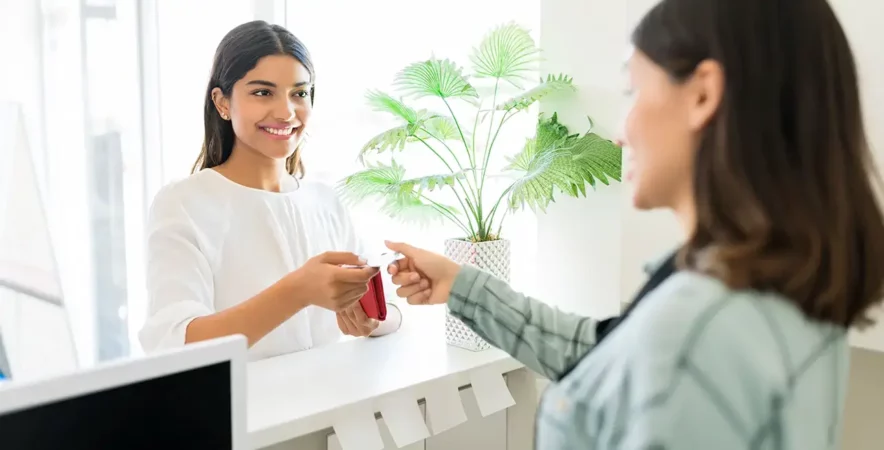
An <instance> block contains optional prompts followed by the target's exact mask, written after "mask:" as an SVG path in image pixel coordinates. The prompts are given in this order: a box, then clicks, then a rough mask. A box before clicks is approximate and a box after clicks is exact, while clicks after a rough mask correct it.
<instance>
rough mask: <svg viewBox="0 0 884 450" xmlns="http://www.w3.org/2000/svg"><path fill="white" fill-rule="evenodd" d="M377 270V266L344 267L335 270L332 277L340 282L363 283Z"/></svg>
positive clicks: (376, 272)
mask: <svg viewBox="0 0 884 450" xmlns="http://www.w3.org/2000/svg"><path fill="white" fill-rule="evenodd" d="M378 272H379V270H378V268H377V267H360V268H344V267H340V268H337V270H335V274H334V279H335V281H338V282H341V283H352V284H365V283H368V281H369V280H371V278H372V277H374V276H375V275H377V274H378Z"/></svg>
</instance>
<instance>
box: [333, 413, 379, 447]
mask: <svg viewBox="0 0 884 450" xmlns="http://www.w3.org/2000/svg"><path fill="white" fill-rule="evenodd" d="M333 428H334V429H335V435H336V436H337V438H338V442H340V444H341V449H342V450H383V449H384V440H383V439H382V438H381V430H380V429H379V428H378V422H377V420H375V418H374V411H372V410H371V408H369V407H368V406H357V407H351V408H345V409H342V410H340V411H338V414H337V417H335V421H334V425H333Z"/></svg>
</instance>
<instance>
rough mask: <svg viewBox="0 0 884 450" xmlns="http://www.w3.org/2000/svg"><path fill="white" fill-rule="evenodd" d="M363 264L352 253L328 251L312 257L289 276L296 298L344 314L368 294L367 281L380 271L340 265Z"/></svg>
mask: <svg viewBox="0 0 884 450" xmlns="http://www.w3.org/2000/svg"><path fill="white" fill-rule="evenodd" d="M364 263H365V262H364V261H362V260H360V259H359V257H358V256H356V255H355V254H353V253H349V252H326V253H323V254H321V255H318V256H314V257H313V258H310V259H309V260H307V262H306V263H304V265H303V266H301V267H300V268H299V269H298V270H295V271H294V272H292V273H291V274H290V275H289V277H288V278H289V281H290V283H289V287H290V289H291V291H292V292H293V295H295V296H297V298H299V299H301V300H302V301H304V302H306V304H312V305H316V306H319V307H321V308H325V309H328V310H331V311H335V312H342V311H344V310H346V309H348V308H349V307H350V306H353V304H354V303H357V302H358V301H359V299H361V298H362V296H363V295H365V293H366V292H368V282H369V280H371V277H373V276H375V275H376V274H377V273H378V269H377V268H373V267H367V268H359V267H356V268H347V267H341V266H342V265H361V264H364ZM357 306H358V305H357Z"/></svg>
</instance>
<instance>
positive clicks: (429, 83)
mask: <svg viewBox="0 0 884 450" xmlns="http://www.w3.org/2000/svg"><path fill="white" fill-rule="evenodd" d="M395 85H396V86H397V87H398V88H399V89H401V90H402V92H403V93H404V94H405V95H408V96H412V97H414V98H422V97H439V98H443V99H444V98H458V97H459V98H464V99H467V100H474V99H477V98H479V94H478V92H476V89H475V88H474V87H473V86H472V85H470V83H469V82H468V81H467V79H466V78H465V77H464V76H463V74H462V71H461V69H460V68H459V67H457V65H456V64H454V63H453V62H451V61H450V60H448V59H443V60H440V59H430V60H427V61H422V62H416V63H413V64H411V65H409V66H408V67H406V68H404V69H402V71H401V72H399V73H398V74H397V75H396V80H395Z"/></svg>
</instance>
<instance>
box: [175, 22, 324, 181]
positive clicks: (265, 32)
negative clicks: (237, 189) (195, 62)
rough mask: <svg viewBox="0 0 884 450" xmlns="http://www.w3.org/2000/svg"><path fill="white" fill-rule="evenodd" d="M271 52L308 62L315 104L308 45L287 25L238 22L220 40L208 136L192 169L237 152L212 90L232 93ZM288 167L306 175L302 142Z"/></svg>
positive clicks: (207, 105) (206, 110)
mask: <svg viewBox="0 0 884 450" xmlns="http://www.w3.org/2000/svg"><path fill="white" fill-rule="evenodd" d="M270 55H289V56H291V57H293V58H295V59H296V60H298V62H300V63H301V64H303V65H304V67H305V68H306V69H307V71H308V72H309V73H310V81H311V84H310V85H311V87H310V104H311V105H312V104H313V96H314V88H313V87H312V86H313V77H314V71H313V61H312V59H311V58H310V52H308V51H307V47H306V46H304V44H303V43H302V42H301V41H300V40H298V38H296V37H295V36H294V35H293V34H292V33H291V32H289V31H288V30H286V29H285V28H283V27H281V26H279V25H271V24H269V23H267V22H264V21H263V20H255V21H252V22H247V23H244V24H242V25H239V26H237V27H236V28H234V29H233V30H231V31H230V32H229V33H227V35H226V36H224V38H223V39H222V40H221V43H220V44H218V49H217V50H215V60H214V62H213V64H212V74H211V77H210V78H209V85H208V87H207V88H206V98H205V102H204V105H203V121H204V123H205V138H204V140H203V148H202V150H201V151H200V155H199V157H197V159H196V162H195V163H194V164H193V168H192V170H191V172H196V171H198V170H203V169H208V168H212V167H215V166H218V165H220V164H223V163H224V162H225V161H227V158H230V154H231V153H232V152H233V144H234V141H235V137H234V135H233V125H232V124H231V123H230V122H229V121H227V120H224V119H222V118H221V116H220V115H219V114H218V110H217V109H216V108H215V103H214V102H213V101H212V90H213V89H215V88H216V87H217V88H220V89H221V92H222V93H223V94H224V95H225V96H226V97H229V96H230V94H231V91H232V90H233V85H234V84H236V82H237V81H239V80H241V79H242V77H244V76H245V75H246V73H248V71H250V70H252V69H254V68H255V66H256V65H257V64H258V61H259V60H260V59H261V58H263V57H265V56H270ZM302 142H303V141H302ZM285 167H286V170H288V173H290V174H292V175H296V176H299V177H303V176H304V164H303V162H302V161H301V145H299V146H298V148H297V149H296V150H295V152H294V153H293V154H292V155H291V156H289V157H288V159H286V161H285Z"/></svg>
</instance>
